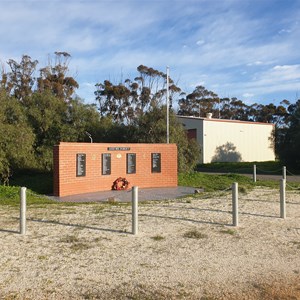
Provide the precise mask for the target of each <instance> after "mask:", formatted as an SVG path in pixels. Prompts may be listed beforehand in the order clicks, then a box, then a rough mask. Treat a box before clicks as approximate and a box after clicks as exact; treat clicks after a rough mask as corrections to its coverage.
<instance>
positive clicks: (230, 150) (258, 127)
mask: <svg viewBox="0 0 300 300" xmlns="http://www.w3.org/2000/svg"><path fill="white" fill-rule="evenodd" d="M178 120H179V122H181V123H182V124H184V128H185V129H186V130H189V129H194V128H195V129H197V141H198V143H199V145H200V147H201V153H202V154H201V159H200V163H210V162H212V161H223V162H224V161H270V160H275V153H274V145H272V141H271V139H272V131H273V128H274V126H273V125H272V124H268V123H257V122H243V121H235V120H223V119H209V118H193V117H178Z"/></svg>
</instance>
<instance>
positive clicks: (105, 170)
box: [102, 153, 111, 175]
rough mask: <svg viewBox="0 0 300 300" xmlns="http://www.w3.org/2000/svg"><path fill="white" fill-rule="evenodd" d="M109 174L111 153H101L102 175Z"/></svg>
mask: <svg viewBox="0 0 300 300" xmlns="http://www.w3.org/2000/svg"><path fill="white" fill-rule="evenodd" d="M110 174H111V155H110V154H109V153H103V154H102V175H110Z"/></svg>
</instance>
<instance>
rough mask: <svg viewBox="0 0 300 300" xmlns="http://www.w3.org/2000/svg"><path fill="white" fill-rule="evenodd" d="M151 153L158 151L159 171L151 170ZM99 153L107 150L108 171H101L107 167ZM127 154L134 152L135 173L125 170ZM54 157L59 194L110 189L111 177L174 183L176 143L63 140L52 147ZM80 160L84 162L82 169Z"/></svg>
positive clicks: (155, 184)
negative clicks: (73, 141)
mask: <svg viewBox="0 0 300 300" xmlns="http://www.w3.org/2000/svg"><path fill="white" fill-rule="evenodd" d="M152 153H160V158H161V159H160V163H161V166H160V172H152V163H154V160H155V159H153V161H152V156H151V154H152ZM78 154H79V156H78ZM102 154H110V160H111V168H110V169H111V171H110V174H107V175H103V174H102V172H103V171H104V169H106V168H104V167H103V163H102V160H103V159H102ZM127 154H135V159H136V164H135V165H136V173H132V174H127ZM84 155H85V160H84V159H83V158H84ZM53 159H54V164H53V165H54V191H53V194H54V196H58V197H62V196H67V195H74V194H81V193H90V192H97V191H106V190H111V187H112V184H113V182H114V180H116V179H117V178H118V177H125V178H126V179H127V180H128V181H129V182H130V187H132V186H139V187H143V188H146V187H174V186H177V146H176V145H175V144H97V143H64V142H62V143H60V144H59V145H57V146H55V147H54V150H53ZM157 161H158V160H157V159H156V162H157ZM84 162H85V163H84ZM81 164H82V165H85V172H84V170H83V169H84V168H82V165H81ZM154 171H157V169H156V170H154Z"/></svg>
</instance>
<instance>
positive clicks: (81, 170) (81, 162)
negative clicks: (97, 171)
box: [76, 153, 86, 177]
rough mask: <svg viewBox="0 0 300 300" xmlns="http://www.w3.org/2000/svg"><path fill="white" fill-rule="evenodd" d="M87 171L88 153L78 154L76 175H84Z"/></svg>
mask: <svg viewBox="0 0 300 300" xmlns="http://www.w3.org/2000/svg"><path fill="white" fill-rule="evenodd" d="M85 173H86V154H84V153H78V154H76V176H77V177H82V176H85Z"/></svg>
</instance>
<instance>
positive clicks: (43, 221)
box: [27, 218, 131, 234]
mask: <svg viewBox="0 0 300 300" xmlns="http://www.w3.org/2000/svg"><path fill="white" fill-rule="evenodd" d="M27 220H28V221H32V222H39V223H46V224H54V225H62V226H70V227H76V228H84V229H92V230H99V231H108V232H115V233H126V234H131V233H130V232H127V231H124V230H116V229H109V228H98V227H92V226H87V225H81V224H70V223H63V222H59V221H52V220H42V219H33V218H29V219H27Z"/></svg>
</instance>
